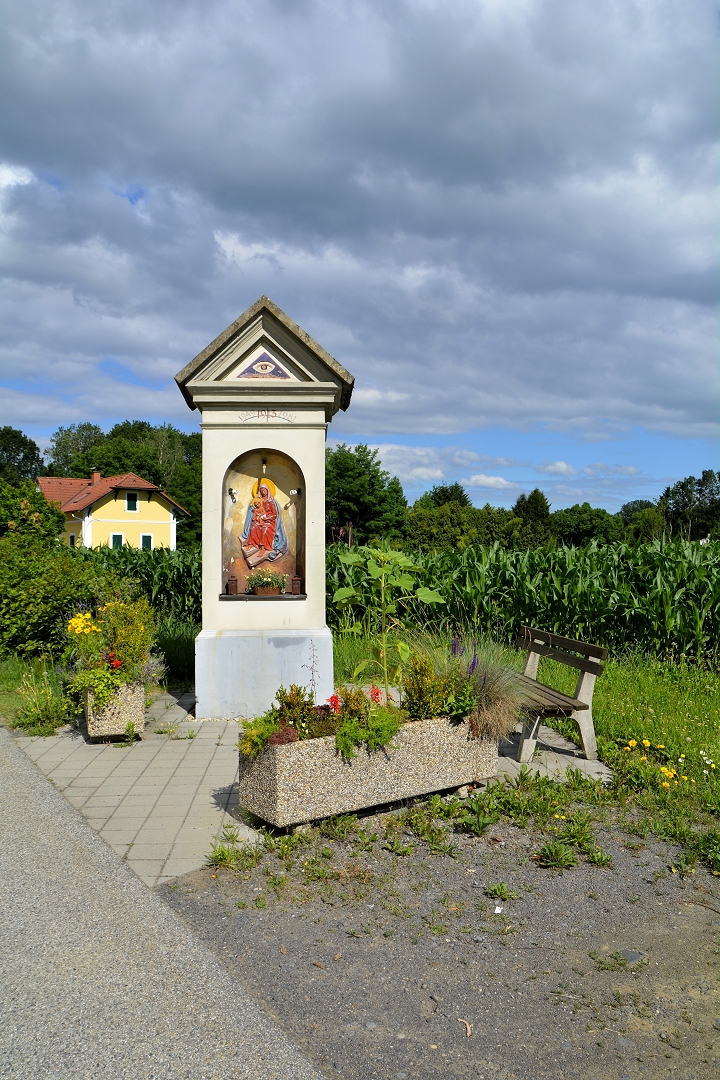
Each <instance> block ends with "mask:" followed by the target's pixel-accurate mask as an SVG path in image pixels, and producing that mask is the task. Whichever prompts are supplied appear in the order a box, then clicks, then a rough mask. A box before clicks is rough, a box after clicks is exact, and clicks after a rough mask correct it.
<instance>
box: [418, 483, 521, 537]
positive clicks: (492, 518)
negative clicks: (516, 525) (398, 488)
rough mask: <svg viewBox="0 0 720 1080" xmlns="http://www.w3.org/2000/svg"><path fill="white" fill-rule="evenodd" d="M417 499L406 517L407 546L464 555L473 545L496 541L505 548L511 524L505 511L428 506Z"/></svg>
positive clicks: (421, 498)
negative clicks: (460, 552) (463, 552)
mask: <svg viewBox="0 0 720 1080" xmlns="http://www.w3.org/2000/svg"><path fill="white" fill-rule="evenodd" d="M426 499H427V496H425V495H423V496H421V497H420V498H419V499H418V500H417V502H416V503H415V504H414V506H413V507H412V509H411V510H410V511H408V515H407V535H408V542H409V544H411V545H412V547H417V548H420V549H421V550H422V551H433V550H441V551H464V550H465V548H468V547H471V546H472V545H473V544H480V545H483V546H487V545H490V544H494V543H495V542H496V541H498V542H499V543H500V544H502V545H503V547H507V545H508V536H509V533H508V530H509V528H510V525H511V522H512V521H513V520H514V519H513V517H512V514H511V512H510V511H509V510H504V509H503V508H502V507H494V506H490V504H489V503H487V504H486V505H485V506H483V507H482V508H481V509H479V508H478V507H475V506H462V505H460V504H459V503H445V504H444V505H442V506H428V505H427V502H426Z"/></svg>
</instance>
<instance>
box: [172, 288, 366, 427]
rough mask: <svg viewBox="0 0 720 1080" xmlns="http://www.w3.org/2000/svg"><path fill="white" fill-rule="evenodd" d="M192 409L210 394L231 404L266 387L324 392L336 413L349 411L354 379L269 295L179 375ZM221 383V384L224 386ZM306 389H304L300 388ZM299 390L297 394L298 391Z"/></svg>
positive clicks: (288, 390)
mask: <svg viewBox="0 0 720 1080" xmlns="http://www.w3.org/2000/svg"><path fill="white" fill-rule="evenodd" d="M175 381H176V382H177V384H178V386H179V387H180V390H181V391H182V393H183V395H184V397H185V400H186V401H187V402H188V404H189V405H190V407H191V408H196V407H197V403H198V402H197V401H196V400H195V399H196V398H197V399H198V400H201V399H202V400H203V401H205V400H206V399H207V395H208V393H212V394H214V395H215V397H217V399H218V403H219V402H220V400H221V399H222V398H223V397H226V398H227V399H228V401H229V400H230V398H231V397H232V399H233V400H234V399H235V398H237V396H238V395H241V396H242V395H244V394H257V392H259V391H261V390H262V389H263V388H265V389H267V391H268V392H271V391H272V392H273V393H280V392H281V389H282V387H285V388H286V389H287V392H288V394H290V395H293V394H294V393H297V392H302V391H303V388H304V389H305V390H308V391H310V390H312V388H313V386H314V387H316V388H317V390H318V391H320V390H323V391H324V392H325V396H326V397H328V395H329V401H330V402H332V403H333V404H332V409H331V411H332V412H335V411H336V410H337V409H338V408H339V409H346V408H347V407H348V405H349V403H350V395H351V394H352V388H353V384H354V381H355V380H354V379H353V376H352V375H351V374H350V373H349V372H348V371H346V370H345V368H344V367H343V366H342V365H341V364H339V363H338V361H337V360H336V359H335V358H334V357H333V356H331V355H330V354H329V353H328V352H326V351H325V349H323V348H322V346H320V345H318V343H317V342H316V341H314V340H313V338H311V337H310V335H309V334H307V333H306V332H305V331H304V330H303V329H302V328H301V327H300V326H298V325H297V323H294V322H293V321H292V320H291V319H290V318H289V317H288V316H287V315H286V314H285V313H284V312H283V311H282V310H281V309H280V308H278V307H277V305H275V304H273V302H272V301H271V300H269V299H268V298H267V297H265V296H263V297H261V298H260V300H258V301H257V303H255V304H253V306H252V307H251V308H248V310H247V311H246V312H245V313H244V314H243V315H241V316H240V318H239V319H236V320H235V322H234V323H231V324H230V326H228V327H227V328H226V329H225V330H223V332H222V334H220V335H219V336H218V337H217V338H215V340H214V341H212V342H211V343H210V344H209V345H208V346H207V347H206V348H205V349H203V351H202V352H201V353H199V354H198V355H197V356H196V357H195V359H194V360H192V361H191V362H190V363H189V364H188V365H187V366H186V367H184V368H183V370H182V371H181V372H179V373H178V374H177V375H176V376H175ZM219 384H220V385H219ZM298 384H300V385H298ZM293 386H295V387H296V390H293Z"/></svg>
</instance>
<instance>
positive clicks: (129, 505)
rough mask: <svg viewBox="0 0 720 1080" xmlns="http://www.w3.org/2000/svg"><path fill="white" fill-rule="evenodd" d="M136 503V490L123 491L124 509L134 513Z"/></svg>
mask: <svg viewBox="0 0 720 1080" xmlns="http://www.w3.org/2000/svg"><path fill="white" fill-rule="evenodd" d="M137 504H138V496H137V491H128V492H126V493H125V509H126V510H129V511H130V512H131V513H136V511H137V508H138V506H137Z"/></svg>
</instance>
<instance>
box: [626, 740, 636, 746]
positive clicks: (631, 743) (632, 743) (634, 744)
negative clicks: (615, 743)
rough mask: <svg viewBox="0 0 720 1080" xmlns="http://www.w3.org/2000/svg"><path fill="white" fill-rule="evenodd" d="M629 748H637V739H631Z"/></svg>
mask: <svg viewBox="0 0 720 1080" xmlns="http://www.w3.org/2000/svg"><path fill="white" fill-rule="evenodd" d="M628 746H631V747H635V746H637V743H636V742H635V739H630V741H629V742H628Z"/></svg>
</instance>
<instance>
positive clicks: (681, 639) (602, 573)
mask: <svg viewBox="0 0 720 1080" xmlns="http://www.w3.org/2000/svg"><path fill="white" fill-rule="evenodd" d="M342 550H345V549H343V548H342V547H341V546H339V545H338V546H336V547H333V548H331V549H329V551H328V562H327V576H328V623H329V624H330V625H331V627H332V628H333V629H334V630H336V631H339V632H342V631H343V630H344V631H351V632H352V631H354V632H359V631H360V629H361V628H362V630H364V631H366V632H371V631H373V630H374V629H375V623H376V613H375V611H374V610H373V608H372V590H371V589H370V585H369V582H364V581H363V580H362V579H361V578H362V568H359V567H353V566H347V565H344V564H343V563H341V562H340V561H339V559H338V555H339V553H340V552H341V551H342ZM415 564H416V566H418V567H419V568H420V573H419V574H418V575H417V581H418V584H422V585H425V586H427V587H428V588H431V589H436V590H437V591H438V592H439V593H440V594H441V595H442V597H443V599H444V601H445V604H444V605H442V606H441V605H434V606H433V608H432V609H428V608H427V607H425V606H424V605H421V604H419V603H413V601H412V600H411V601H410V602H409V604H408V605H407V607H406V608H405V610H404V612H401V613H400V614H401V618H402V619H403V622H404V623H405V624H406V625H413V626H428V625H432V626H433V627H434V628H436V629H444V630H446V631H447V632H449V633H453V632H468V631H470V632H472V631H473V630H475V629H476V630H477V631H478V632H484V633H490V634H492V635H493V636H494V637H498V638H500V639H506V640H507V639H511V638H512V637H513V636H514V635H515V633H516V632H517V630H518V628H519V626H520V624H521V623H525V624H527V625H530V626H537V627H540V628H541V629H543V630H552V631H555V632H556V633H559V634H564V635H566V636H569V637H574V638H578V639H580V640H583V641H592V642H595V643H597V644H600V645H605V646H607V647H608V648H611V649H613V650H615V651H617V650H618V649H623V648H627V647H631V648H641V649H643V650H646V651H652V652H654V653H656V654H659V655H665V656H674V657H680V656H681V655H683V654H684V655H686V656H693V657H703V656H714V657H717V654H718V651H719V650H718V641H719V640H720V543H710V544H707V545H701V544H699V543H696V542H689V541H686V540H675V541H672V542H665V541H656V542H655V543H652V544H643V545H627V544H613V545H609V546H607V547H598V546H596V545H594V544H591V545H590V546H588V547H585V548H574V547H561V548H556V549H555V550H548V549H544V548H536V549H533V550H530V551H507V550H504V549H503V548H501V547H499V545H495V546H493V547H483V548H481V547H474V548H468V549H466V550H465V551H463V552H428V553H422V552H418V553H417V555H416V556H415ZM350 585H353V586H354V587H355V588H356V589H359V590H360V592H361V594H362V597H363V602H362V603H361V604H358V605H355V606H354V607H353V608H352V609H348V608H346V609H345V610H344V611H342V612H340V611H338V610H336V609H335V608H334V607H333V604H332V597H333V594H334V593H335V591H336V589H338V588H342V587H345V586H350ZM365 597H367V604H368V606H365Z"/></svg>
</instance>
